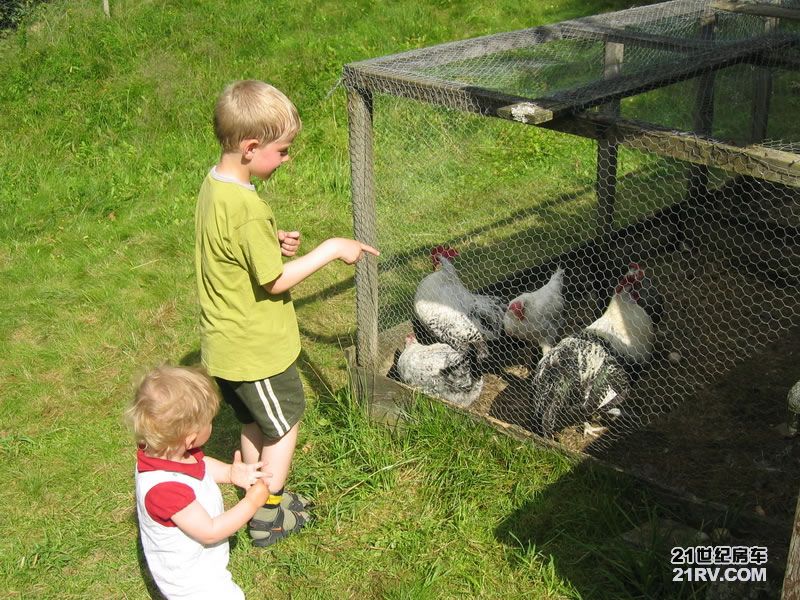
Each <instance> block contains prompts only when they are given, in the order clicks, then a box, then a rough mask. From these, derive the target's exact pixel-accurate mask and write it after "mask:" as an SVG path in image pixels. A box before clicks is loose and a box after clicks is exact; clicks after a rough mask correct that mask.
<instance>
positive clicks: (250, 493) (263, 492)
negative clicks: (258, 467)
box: [244, 479, 269, 509]
mask: <svg viewBox="0 0 800 600" xmlns="http://www.w3.org/2000/svg"><path fill="white" fill-rule="evenodd" d="M244 497H245V498H246V499H247V500H248V501H250V502H252V504H253V506H254V507H255V508H256V509H257V508H259V507H261V506H263V505H264V503H265V502H266V501H267V500H268V499H269V488H268V487H267V484H266V483H264V480H263V479H259V480H257V481H256V482H255V483H254V484H253V485H251V486H250V487H249V488H247V492H245V495H244Z"/></svg>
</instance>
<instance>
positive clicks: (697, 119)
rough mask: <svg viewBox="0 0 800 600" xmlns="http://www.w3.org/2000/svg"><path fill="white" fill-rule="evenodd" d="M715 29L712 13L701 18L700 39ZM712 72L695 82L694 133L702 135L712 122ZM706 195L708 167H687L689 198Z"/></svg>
mask: <svg viewBox="0 0 800 600" xmlns="http://www.w3.org/2000/svg"><path fill="white" fill-rule="evenodd" d="M716 27H717V17H716V15H715V14H714V13H710V14H707V15H705V16H704V17H703V21H702V22H701V24H700V38H701V39H703V40H707V41H711V40H713V39H714V32H715V30H716ZM715 76H716V74H715V72H714V71H706V72H705V73H703V74H702V75H700V78H699V79H698V80H697V96H696V100H695V112H694V131H695V133H699V134H702V135H710V134H711V127H712V124H713V121H714V79H715ZM707 193H708V167H707V166H705V165H691V166H690V167H689V198H698V197H701V196H704V195H706V194H707Z"/></svg>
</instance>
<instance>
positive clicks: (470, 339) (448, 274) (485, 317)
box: [412, 246, 506, 361]
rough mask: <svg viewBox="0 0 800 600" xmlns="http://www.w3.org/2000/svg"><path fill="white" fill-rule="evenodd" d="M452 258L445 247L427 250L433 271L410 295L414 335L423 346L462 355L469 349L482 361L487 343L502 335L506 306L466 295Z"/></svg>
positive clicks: (452, 253)
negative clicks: (445, 346)
mask: <svg viewBox="0 0 800 600" xmlns="http://www.w3.org/2000/svg"><path fill="white" fill-rule="evenodd" d="M455 256H458V252H457V251H456V250H454V249H452V248H447V247H445V246H437V247H435V248H433V249H432V250H431V260H432V261H433V265H434V269H436V270H435V271H434V272H433V273H431V274H429V275H427V276H425V277H424V278H423V279H422V281H420V283H419V285H418V286H417V290H416V293H415V294H414V319H413V320H412V324H413V327H414V333H415V335H416V337H417V339H418V341H419V342H421V343H423V344H432V343H437V342H439V343H444V344H448V345H449V346H452V347H453V348H454V349H455V350H457V351H458V352H461V353H462V354H465V353H466V352H467V351H468V350H470V349H472V350H473V351H474V353H475V356H476V358H477V360H478V361H483V360H485V359H486V358H487V357H488V353H489V352H488V346H487V343H488V342H490V341H493V340H496V339H498V338H499V337H500V336H501V335H502V334H503V314H504V313H505V310H506V304H505V303H504V302H503V301H502V300H500V299H499V298H494V297H492V296H484V295H481V294H475V293H473V292H470V291H469V290H468V289H467V288H466V286H465V285H464V284H463V283H462V282H461V279H460V278H459V276H458V273H457V272H456V269H455V267H454V266H453V263H452V262H450V259H452V258H453V257H455ZM437 267H438V269H437Z"/></svg>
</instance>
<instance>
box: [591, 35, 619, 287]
mask: <svg viewBox="0 0 800 600" xmlns="http://www.w3.org/2000/svg"><path fill="white" fill-rule="evenodd" d="M624 53H625V45H624V44H621V43H618V42H606V43H605V55H604V58H603V78H604V79H610V78H613V77H616V76H617V75H619V74H620V71H621V69H622V58H623V55H624ZM600 112H601V113H602V114H606V115H609V116H612V117H618V116H619V114H620V101H619V99H614V100H612V101H611V102H608V103H606V104H602V105H601V106H600ZM612 131H613V128H611V127H610V128H608V129H606V130H605V132H604V134H603V135H602V136H601V137H600V138H598V140H597V174H596V182H595V186H596V189H595V194H596V196H597V237H598V238H599V239H600V240H602V242H601V243H600V244H599V246H598V249H599V252H598V253H597V254H596V255H595V256H594V257H593V263H594V264H593V265H592V273H593V274H592V280H593V281H594V287H595V290H596V291H598V292H599V291H601V290H603V289H604V287H605V284H606V281H605V280H606V276H605V273H606V271H607V263H608V261H609V256H608V252H609V247H608V245H609V244H608V242H609V240H610V239H611V234H612V233H614V211H615V204H616V200H617V156H618V153H619V142H617V140H616V137H615V136H614V135H613V133H612Z"/></svg>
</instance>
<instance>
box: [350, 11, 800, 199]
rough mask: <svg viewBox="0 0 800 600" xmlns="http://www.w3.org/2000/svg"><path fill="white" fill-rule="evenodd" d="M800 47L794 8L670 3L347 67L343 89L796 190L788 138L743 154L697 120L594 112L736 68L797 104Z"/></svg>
mask: <svg viewBox="0 0 800 600" xmlns="http://www.w3.org/2000/svg"><path fill="white" fill-rule="evenodd" d="M798 48H800V5H799V6H797V7H794V8H787V7H786V6H778V5H775V4H768V3H754V2H729V1H708V0H675V1H673V2H665V3H661V4H655V5H651V6H645V7H639V8H633V9H628V10H624V11H620V12H615V13H608V14H603V15H594V16H590V17H585V18H581V19H575V20H570V21H564V22H561V23H557V24H553V25H542V26H539V27H532V28H528V29H523V30H518V31H512V32H506V33H498V34H494V35H488V36H483V37H479V38H474V39H468V40H462V41H457V42H451V43H446V44H441V45H437V46H432V47H429V48H422V49H417V50H411V51H408V52H403V53H399V54H394V55H390V56H384V57H380V58H376V59H371V60H365V61H361V62H357V63H351V64H348V65H346V66H345V67H344V74H343V79H344V83H345V86H346V87H348V88H351V89H357V90H361V91H364V92H367V93H381V94H388V95H393V96H400V97H406V98H410V99H413V100H418V101H422V102H426V103H430V104H435V105H440V106H444V107H448V108H453V109H457V110H463V111H469V112H476V113H479V114H484V115H488V116H493V117H499V118H504V119H509V120H514V121H518V122H521V123H525V124H529V125H537V126H543V127H547V128H550V129H555V130H559V131H564V132H567V133H572V134H577V135H581V136H584V137H589V138H594V139H599V138H601V137H606V138H608V137H609V135H611V136H612V137H616V141H618V142H621V143H625V141H626V140H629V139H631V138H636V140H637V143H639V144H641V143H643V142H644V143H647V144H649V145H650V147H649V148H648V149H649V150H651V151H654V152H657V153H659V154H662V155H666V156H671V157H673V158H678V159H681V160H689V161H691V162H695V163H697V164H706V165H713V166H717V167H721V168H723V169H726V170H730V171H734V172H736V173H739V174H744V175H753V176H756V177H760V178H762V179H767V180H770V181H774V182H778V183H783V184H787V185H791V186H795V187H796V186H798V185H800V154H798V152H800V139H797V140H795V139H792V134H783V133H781V134H779V135H778V136H775V135H774V134H773V137H772V138H769V137H767V135H766V128H765V127H764V131H762V132H761V133H760V134H757V135H756V137H758V138H759V139H756V140H754V139H747V140H746V142H747V143H742V141H741V140H738V141H736V142H735V143H729V142H728V141H727V140H718V139H716V140H713V142H712V141H711V140H712V139H713V138H712V137H711V132H710V131H704V130H703V126H702V119H701V120H700V121H699V122H697V120H695V121H696V122H695V123H694V124H693V125H690V126H686V124H684V126H682V127H676V126H674V125H673V124H671V123H661V122H658V121H657V120H656V121H655V122H648V121H641V120H634V119H629V118H627V119H626V118H622V117H621V116H619V114H613V113H612V114H609V111H596V110H591V109H594V108H596V107H603V106H607V105H609V104H610V103H614V102H619V101H620V100H624V99H628V98H633V97H636V96H638V95H641V94H644V93H646V92H648V91H651V90H657V89H666V88H669V86H671V85H673V84H675V83H678V82H682V81H687V80H691V79H697V80H702V78H704V77H705V78H708V77H713V76H714V74H715V73H717V72H719V71H722V70H724V69H727V68H729V67H733V66H736V65H748V66H753V67H762V68H764V69H765V70H767V69H769V70H772V71H781V72H782V73H786V74H787V76H788V78H789V82H788V83H787V84H786V85H784V86H782V87H779V86H774V85H772V81H771V80H770V79H764V80H763V82H762V84H761V85H762V87H763V88H764V90H762V92H761V96H762V97H766V96H769V95H776V94H792V93H795V94H796V90H797V89H800V82H799V81H798V80H797V77H796V74H797V72H798V70H800V50H799V49H798ZM676 93H685V92H676ZM757 95H758V93H757ZM765 95H766V96H765ZM761 103H762V105H763V106H762V107H761V108H754V109H753V110H754V111H755V112H758V111H761V112H764V113H766V112H768V111H769V100H762V102H761ZM773 103H774V100H773ZM601 113H602V114H601ZM754 120H756V121H760V120H763V121H765V120H766V116H763V117H759V116H757V115H754ZM686 134H690V135H689V136H687V135H686ZM720 142H722V143H720ZM753 142H755V143H753Z"/></svg>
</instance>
